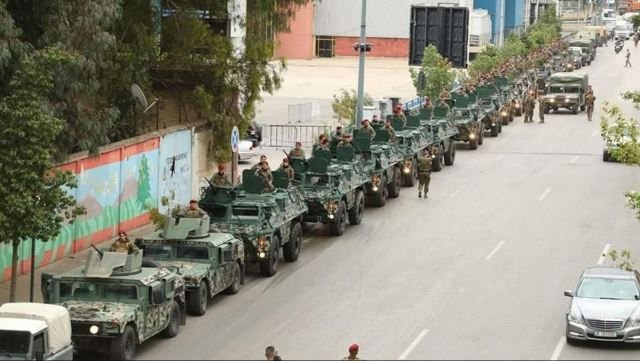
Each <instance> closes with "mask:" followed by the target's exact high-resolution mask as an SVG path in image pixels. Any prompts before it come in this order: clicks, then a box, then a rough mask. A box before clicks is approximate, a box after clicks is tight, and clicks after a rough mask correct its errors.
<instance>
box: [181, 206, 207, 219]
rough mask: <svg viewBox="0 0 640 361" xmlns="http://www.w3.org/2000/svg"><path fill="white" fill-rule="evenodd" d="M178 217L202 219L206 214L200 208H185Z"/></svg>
mask: <svg viewBox="0 0 640 361" xmlns="http://www.w3.org/2000/svg"><path fill="white" fill-rule="evenodd" d="M178 215H179V216H180V217H185V218H202V217H205V216H206V215H207V213H206V212H205V211H203V210H202V209H200V208H196V209H191V208H187V209H185V210H184V211H182V212H180V213H179V214H178Z"/></svg>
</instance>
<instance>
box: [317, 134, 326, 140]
mask: <svg viewBox="0 0 640 361" xmlns="http://www.w3.org/2000/svg"><path fill="white" fill-rule="evenodd" d="M325 137H326V135H324V133H322V134H320V136H319V137H318V138H320V139H324V138H325Z"/></svg>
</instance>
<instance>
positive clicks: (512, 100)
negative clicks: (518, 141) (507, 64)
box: [495, 77, 519, 125]
mask: <svg viewBox="0 0 640 361" xmlns="http://www.w3.org/2000/svg"><path fill="white" fill-rule="evenodd" d="M495 85H496V88H498V94H499V96H500V103H501V104H503V105H506V106H507V110H506V111H502V110H501V111H500V120H501V121H502V125H509V124H510V123H511V122H512V121H513V117H514V115H515V114H516V105H517V104H519V100H518V98H519V96H518V94H517V93H516V90H515V88H514V87H513V86H511V84H509V79H507V78H504V77H496V78H495Z"/></svg>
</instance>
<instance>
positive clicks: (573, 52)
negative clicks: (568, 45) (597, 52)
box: [571, 50, 582, 56]
mask: <svg viewBox="0 0 640 361" xmlns="http://www.w3.org/2000/svg"><path fill="white" fill-rule="evenodd" d="M571 54H573V56H580V55H582V52H581V51H579V50H571Z"/></svg>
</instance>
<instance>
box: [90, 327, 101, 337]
mask: <svg viewBox="0 0 640 361" xmlns="http://www.w3.org/2000/svg"><path fill="white" fill-rule="evenodd" d="M98 331H100V327H99V326H98V325H91V327H89V332H90V333H91V334H92V335H95V334H97V333H98Z"/></svg>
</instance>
